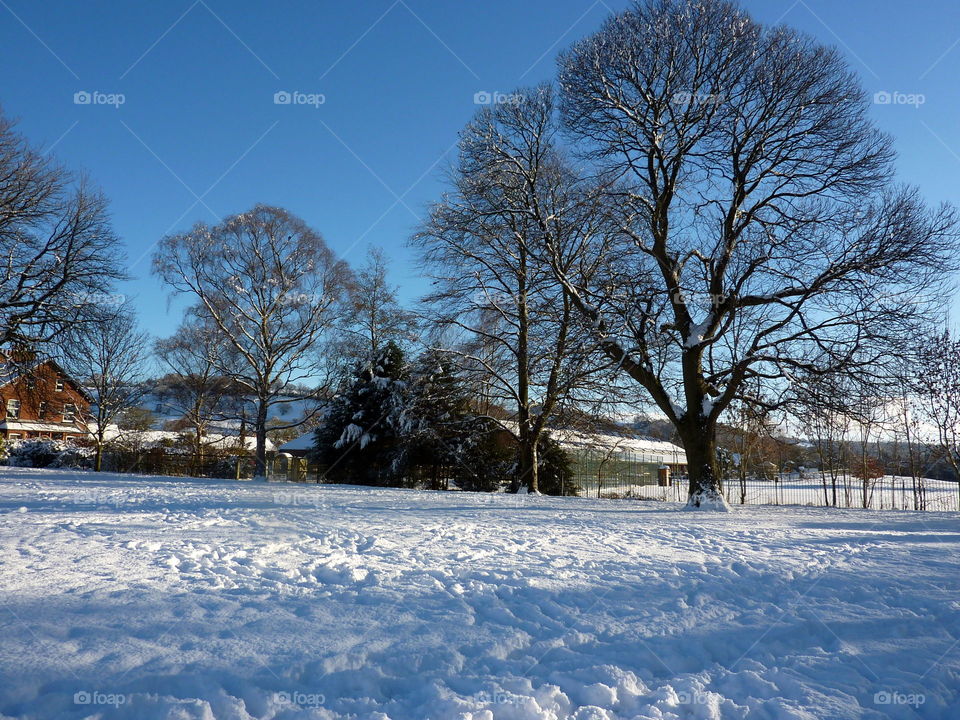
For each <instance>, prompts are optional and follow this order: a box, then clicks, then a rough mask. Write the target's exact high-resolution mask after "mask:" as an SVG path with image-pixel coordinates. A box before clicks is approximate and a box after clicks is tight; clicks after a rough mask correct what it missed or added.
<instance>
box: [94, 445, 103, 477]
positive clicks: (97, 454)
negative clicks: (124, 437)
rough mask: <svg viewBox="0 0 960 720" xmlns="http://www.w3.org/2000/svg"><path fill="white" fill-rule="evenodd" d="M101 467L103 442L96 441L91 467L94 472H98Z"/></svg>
mask: <svg viewBox="0 0 960 720" xmlns="http://www.w3.org/2000/svg"><path fill="white" fill-rule="evenodd" d="M102 467H103V443H102V442H98V443H97V449H96V451H95V452H94V455H93V469H94V471H95V472H100V469H101V468H102Z"/></svg>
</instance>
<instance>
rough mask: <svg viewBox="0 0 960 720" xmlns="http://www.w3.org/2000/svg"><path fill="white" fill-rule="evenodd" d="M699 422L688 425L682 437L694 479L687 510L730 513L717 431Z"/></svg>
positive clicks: (688, 467) (691, 484)
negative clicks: (721, 480) (724, 489)
mask: <svg viewBox="0 0 960 720" xmlns="http://www.w3.org/2000/svg"><path fill="white" fill-rule="evenodd" d="M698 420H700V421H699V422H695V423H690V424H688V425H687V427H686V428H685V429H684V432H683V433H682V434H681V439H682V440H683V447H684V449H685V450H686V452H687V473H688V474H689V476H690V487H689V491H688V496H687V509H689V510H696V509H701V510H720V511H727V510H729V509H730V508H729V506H728V505H727V502H726V500H724V499H723V493H722V492H721V488H720V469H719V467H718V463H717V433H716V427H714V426H711V425H709V424H708V423H706V422H703V421H702V420H701V419H699V418H698Z"/></svg>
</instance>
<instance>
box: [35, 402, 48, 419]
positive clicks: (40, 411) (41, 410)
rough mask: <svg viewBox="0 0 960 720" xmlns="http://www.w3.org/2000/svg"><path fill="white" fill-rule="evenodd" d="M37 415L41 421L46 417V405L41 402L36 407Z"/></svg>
mask: <svg viewBox="0 0 960 720" xmlns="http://www.w3.org/2000/svg"><path fill="white" fill-rule="evenodd" d="M37 415H38V416H39V417H40V419H41V420H42V419H43V418H45V417H46V416H47V403H45V402H43V401H42V400H41V401H40V403H39V404H38V405H37Z"/></svg>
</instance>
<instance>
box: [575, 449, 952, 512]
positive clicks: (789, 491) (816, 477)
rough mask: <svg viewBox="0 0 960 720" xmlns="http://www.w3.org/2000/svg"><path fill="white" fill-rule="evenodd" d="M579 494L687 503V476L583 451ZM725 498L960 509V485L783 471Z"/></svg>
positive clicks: (731, 488)
mask: <svg viewBox="0 0 960 720" xmlns="http://www.w3.org/2000/svg"><path fill="white" fill-rule="evenodd" d="M573 460H574V462H573V467H574V476H575V478H576V481H577V484H578V485H579V486H580V494H581V495H584V496H588V497H600V498H611V499H636V500H663V501H674V502H684V501H686V499H687V484H688V478H687V477H686V476H685V475H681V474H672V475H671V477H670V479H669V481H668V484H666V485H663V484H661V483H662V479H658V469H659V464H658V463H657V462H656V459H655V458H652V457H650V456H643V455H634V454H631V453H616V454H613V455H612V456H610V457H604V456H602V455H600V454H597V453H583V454H579V455H577V456H575V457H574V459H573ZM723 494H724V497H725V498H726V500H727V502H728V503H730V504H731V505H740V504H743V505H802V506H808V507H841V508H869V509H872V510H931V511H958V510H960V486H958V484H957V483H955V482H949V481H944V480H933V479H929V478H920V479H914V478H910V477H902V476H893V475H888V476H885V477H882V478H876V479H871V480H867V481H866V482H865V481H863V480H861V479H860V478H855V477H853V476H851V475H838V476H837V477H836V478H833V477H831V476H829V475H827V474H821V473H819V472H815V471H813V472H805V473H790V474H787V473H783V474H777V475H773V476H771V477H769V478H759V477H747V478H744V479H741V478H738V477H733V478H727V479H725V481H724V483H723Z"/></svg>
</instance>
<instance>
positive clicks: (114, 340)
mask: <svg viewBox="0 0 960 720" xmlns="http://www.w3.org/2000/svg"><path fill="white" fill-rule="evenodd" d="M60 348H61V354H62V356H63V358H64V364H65V365H66V366H67V368H68V369H69V371H70V373H71V374H72V375H73V376H74V377H76V378H77V379H78V380H79V381H80V382H82V383H83V384H84V385H85V386H86V387H87V388H89V389H90V390H91V391H92V394H93V398H94V404H93V410H92V412H91V417H90V418H88V419H89V420H90V421H92V423H91V425H92V426H91V427H90V433H91V436H92V437H93V441H94V446H95V449H96V450H95V455H94V466H93V469H94V470H97V471H99V470H100V469H101V467H102V464H103V451H104V448H105V447H106V444H107V442H108V441H109V440H110V439H111V438H112V433H113V427H112V426H115V425H116V422H117V420H118V419H119V418H120V417H121V416H122V415H123V414H124V413H126V412H127V411H128V410H130V409H132V408H134V407H136V406H137V405H138V403H139V402H140V400H141V398H142V397H143V395H144V393H145V388H146V385H145V381H146V372H147V361H148V359H149V357H150V346H149V338H148V337H147V335H146V333H144V332H142V331H141V330H140V329H139V328H138V326H137V320H136V317H135V315H134V313H133V310H132V308H131V307H130V306H129V305H127V304H123V305H120V306H106V307H101V308H99V309H98V317H97V320H96V321H94V322H90V323H83V324H80V325H77V326H75V327H72V328H70V329H69V330H68V331H67V332H66V334H65V335H64V336H63V342H61V343H60Z"/></svg>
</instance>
